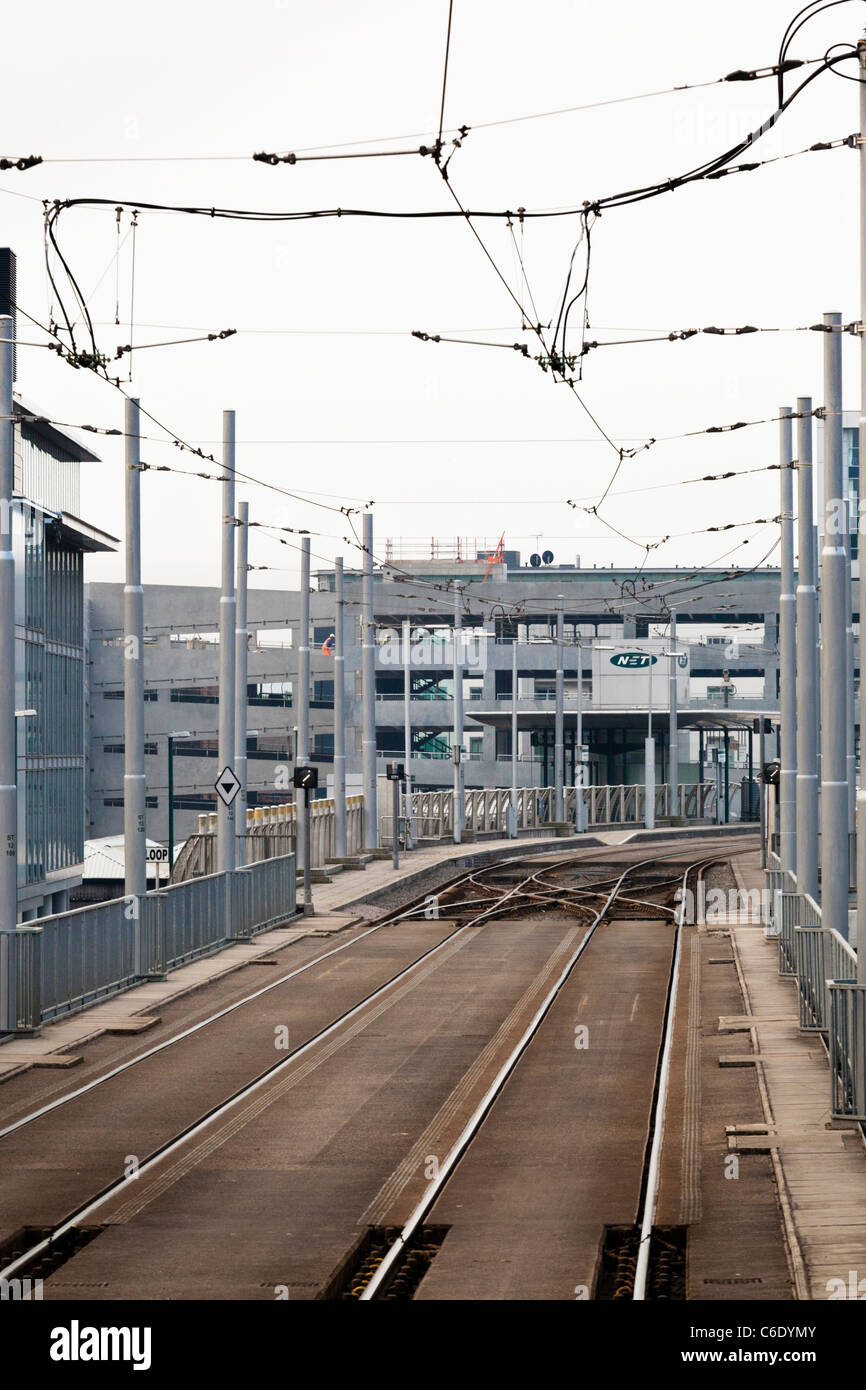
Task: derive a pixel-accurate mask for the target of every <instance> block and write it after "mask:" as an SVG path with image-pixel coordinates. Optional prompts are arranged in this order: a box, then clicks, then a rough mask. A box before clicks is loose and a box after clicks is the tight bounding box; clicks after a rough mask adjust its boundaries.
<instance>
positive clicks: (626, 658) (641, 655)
mask: <svg viewBox="0 0 866 1390" xmlns="http://www.w3.org/2000/svg"><path fill="white" fill-rule="evenodd" d="M657 661H658V657H657V656H653V654H652V653H651V652H616V653H615V654H614V655H613V656H612V657H611V659H610V664H611V666H618V667H621V668H622V667H624V668H625V669H626V670H627V671H639V670H641V669H643V670H645V669H646V668H647V666H650V665H652V666H655V664H656V662H657Z"/></svg>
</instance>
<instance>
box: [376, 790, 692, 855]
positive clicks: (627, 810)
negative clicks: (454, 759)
mask: <svg viewBox="0 0 866 1390" xmlns="http://www.w3.org/2000/svg"><path fill="white" fill-rule="evenodd" d="M679 792H680V801H679V804H680V806H681V807H682V808H683V809H682V814H683V815H684V816H686V817H688V818H690V819H702V818H703V817H705V816H707V815H711V814H713V812H714V798H715V784H714V783H710V782H702V783H693V782H683V783H681V784H680V788H679ZM581 794H582V796H583V804H584V808H585V811H584V824H585V825H587V826H591V825H642V824H643V823H644V820H645V815H646V794H645V790H644V787H643V785H642V784H630V785H627V786H612V787H608V786H603V787H597V786H587V787H583V788H582V792H581ZM453 795H454V794H453V792H452V791H450V790H443V791H436V792H414V793H413V796H412V817H413V822H414V823H415V826H416V835H417V837H418V838H420V839H424V840H429V839H433V840H436V839H439V840H441V839H450V838H451V836H452V835H453V825H454V819H453V804H452V803H453ZM576 796H577V789H576V788H575V787H566V788H565V794H564V802H565V805H564V817H565V820H566V821H569V822H574V820H575V810H576V805H575V797H576ZM510 807H511V790H510V788H502V787H493V788H471V789H470V788H467V790H466V792H465V796H464V809H465V823H464V829H466V830H468V831H473V832H475V833H476V834H484V833H494V832H499V833H500V834H502V835H504V834H506V833H507V826H508V822H507V813H508V811H509V809H510ZM655 811H656V817H657V818H661V817H664V816H669V815H670V814H671V795H670V787H669V786H668V785H667V783H664V782H662V783H660V784H658V785H657V786H656V789H655ZM555 814H556V792H555V790H554V788H553V787H520V788H518V791H517V829H518V830H534V829H537V828H538V827H541V826H544V825H551V824H553V823H554V819H555ZM386 819H387V817H383V818H382V820H381V823H380V838H382V839H383V843H384V842H385V841H390V835H391V830H390V828H389V829H388V830H387V835H386V834H385V833H384V830H383V826H384V825H385V820H386ZM387 824H388V826H389V827H390V819H387Z"/></svg>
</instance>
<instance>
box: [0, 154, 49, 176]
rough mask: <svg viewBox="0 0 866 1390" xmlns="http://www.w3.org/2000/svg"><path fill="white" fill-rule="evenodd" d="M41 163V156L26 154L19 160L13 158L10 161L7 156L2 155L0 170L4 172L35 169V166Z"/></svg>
mask: <svg viewBox="0 0 866 1390" xmlns="http://www.w3.org/2000/svg"><path fill="white" fill-rule="evenodd" d="M41 163H42V155H41V154H26V155H22V157H21V158H20V159H15V158H14V157H13V158H11V159H10V158H8V156H6V155H4V156H3V157H2V158H0V169H2V170H3V171H4V172H5V171H6V170H7V169H35V168H36V165H37V164H41Z"/></svg>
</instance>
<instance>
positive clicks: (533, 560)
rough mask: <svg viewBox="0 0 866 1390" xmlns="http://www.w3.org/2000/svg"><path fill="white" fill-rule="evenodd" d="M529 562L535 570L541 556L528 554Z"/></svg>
mask: <svg viewBox="0 0 866 1390" xmlns="http://www.w3.org/2000/svg"><path fill="white" fill-rule="evenodd" d="M529 563H530V564H531V566H532V568H533V569H534V570H537V569H538V567H539V565H540V564H541V556H540V555H530V557H529Z"/></svg>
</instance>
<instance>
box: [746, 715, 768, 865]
mask: <svg viewBox="0 0 866 1390" xmlns="http://www.w3.org/2000/svg"><path fill="white" fill-rule="evenodd" d="M749 737H750V738H751V734H750V735H749ZM764 758H765V751H764V717H763V715H762V716H761V718H760V719H759V720H758V816H759V819H760V823H761V825H760V829H761V868H762V869H766V867H767V788H766V786H765V785H764Z"/></svg>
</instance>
